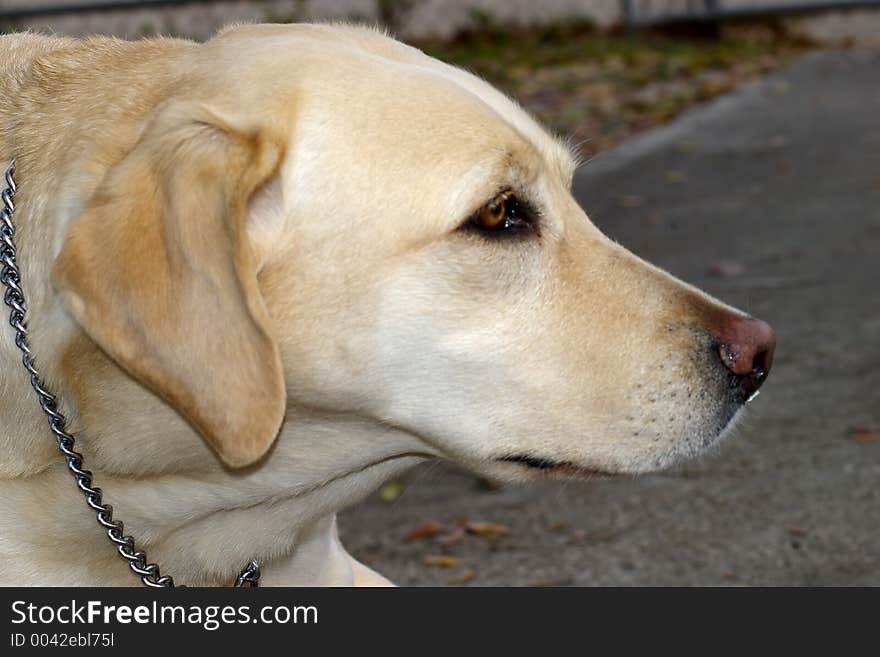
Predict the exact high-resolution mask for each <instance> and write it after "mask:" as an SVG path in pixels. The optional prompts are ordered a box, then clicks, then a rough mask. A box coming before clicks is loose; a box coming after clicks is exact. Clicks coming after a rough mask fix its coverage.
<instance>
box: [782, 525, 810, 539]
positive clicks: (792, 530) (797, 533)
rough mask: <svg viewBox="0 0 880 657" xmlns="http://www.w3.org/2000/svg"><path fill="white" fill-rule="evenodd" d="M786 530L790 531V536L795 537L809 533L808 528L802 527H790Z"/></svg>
mask: <svg viewBox="0 0 880 657" xmlns="http://www.w3.org/2000/svg"><path fill="white" fill-rule="evenodd" d="M785 531H787V532H788V535H789V536H793V537H794V538H803V537H804V536H806V535H807V530H805V529H801V528H800V527H789V528H788V529H786V530H785Z"/></svg>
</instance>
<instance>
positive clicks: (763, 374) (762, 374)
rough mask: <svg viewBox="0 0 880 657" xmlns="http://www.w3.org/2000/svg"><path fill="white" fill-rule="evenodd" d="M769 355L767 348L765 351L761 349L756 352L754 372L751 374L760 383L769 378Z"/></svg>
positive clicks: (753, 362)
mask: <svg viewBox="0 0 880 657" xmlns="http://www.w3.org/2000/svg"><path fill="white" fill-rule="evenodd" d="M769 356H770V353H769V352H768V351H767V350H766V349H765V350H764V351H759V352H758V353H757V354H755V359H754V361H752V372H751V375H750V376H751V377H752V378H753V379H755V380H756V381H758V382H759V383H760V382H762V381H764V379H766V378H767V373H768V372H769V371H770V368H769V367H768V366H767V361H768V359H769Z"/></svg>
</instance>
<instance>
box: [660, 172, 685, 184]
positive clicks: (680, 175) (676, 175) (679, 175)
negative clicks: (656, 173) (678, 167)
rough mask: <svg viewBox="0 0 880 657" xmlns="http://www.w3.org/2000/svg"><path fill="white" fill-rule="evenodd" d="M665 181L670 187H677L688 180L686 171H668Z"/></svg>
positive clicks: (664, 177)
mask: <svg viewBox="0 0 880 657" xmlns="http://www.w3.org/2000/svg"><path fill="white" fill-rule="evenodd" d="M663 179H664V180H665V181H666V182H667V183H669V184H670V185H677V184H679V183H683V182H684V181H685V180H687V174H686V173H685V172H684V171H667V172H666V175H665V176H663Z"/></svg>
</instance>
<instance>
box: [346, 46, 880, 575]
mask: <svg viewBox="0 0 880 657" xmlns="http://www.w3.org/2000/svg"><path fill="white" fill-rule="evenodd" d="M575 188H576V194H577V196H578V198H579V200H580V202H581V203H582V205H583V206H584V207H585V208H586V209H587V211H588V213H589V214H590V216H591V217H592V218H593V220H594V221H595V222H596V223H597V224H598V225H599V226H601V227H602V228H603V229H604V230H605V231H606V232H607V233H608V234H610V235H611V236H613V237H614V238H615V239H617V240H619V241H620V242H621V243H623V244H624V245H626V246H627V247H628V248H630V249H631V250H633V251H634V252H636V253H638V254H639V255H641V256H643V257H644V258H646V259H648V260H651V261H653V262H654V263H657V264H658V265H660V266H662V267H664V268H666V269H668V270H670V271H671V272H673V273H674V274H676V275H677V276H680V277H681V278H683V279H685V280H687V281H689V282H692V283H694V284H696V285H698V286H700V287H702V288H704V289H706V290H707V291H709V292H710V293H712V294H715V295H716V296H718V297H720V298H722V299H724V300H727V301H729V302H730V303H732V304H734V305H736V306H739V307H740V308H743V309H745V310H747V311H749V312H750V313H752V314H754V315H755V316H758V317H761V318H763V319H765V320H767V321H769V322H770V323H771V324H773V326H774V327H775V328H776V330H777V335H778V339H779V347H778V350H777V359H776V363H775V365H774V371H773V374H772V375H771V377H770V380H769V382H768V384H767V386H766V387H765V388H764V390H763V392H762V395H761V396H760V398H759V399H758V400H756V402H755V403H754V405H753V408H752V411H751V413H750V414H749V415H748V417H747V419H746V421H745V422H744V423H743V425H744V426H743V427H742V428H741V429H740V430H739V431H738V433H737V434H736V435H735V437H734V438H733V439H731V440H728V441H727V442H726V443H725V444H724V445H722V446H721V447H720V448H718V449H716V450H715V451H714V452H713V453H712V454H710V455H708V456H706V457H704V458H702V459H701V460H699V461H697V462H692V463H690V464H688V465H686V466H684V467H681V468H679V469H676V470H673V471H669V472H665V473H662V474H657V475H651V476H645V477H641V478H639V479H637V480H628V481H595V482H587V483H568V484H553V485H551V484H542V485H539V486H535V487H527V488H518V487H517V488H510V489H505V490H501V491H496V492H488V491H485V490H481V489H480V487H479V486H477V485H476V484H475V482H474V480H473V479H472V478H471V477H469V476H467V475H463V474H461V473H457V472H455V471H453V470H451V469H450V468H448V467H446V466H432V467H428V468H423V469H421V470H418V471H415V472H413V473H412V474H411V475H410V476H408V477H407V479H406V483H407V488H406V491H405V493H404V494H403V495H402V496H401V497H400V498H399V499H398V500H397V501H396V502H394V503H392V504H388V503H385V502H382V501H381V500H380V499H379V498H378V496H373V497H372V498H371V499H369V500H368V501H366V502H365V503H363V504H361V505H360V506H358V507H356V508H355V509H353V510H351V511H348V512H346V513H344V514H343V515H342V517H341V521H340V522H341V532H342V536H343V540H344V542H345V544H346V546H347V547H348V549H349V550H350V551H351V552H352V553H353V554H354V555H355V556H358V557H360V558H362V559H364V560H366V561H368V562H369V563H371V564H372V565H373V566H374V567H376V568H377V569H378V570H379V571H380V572H382V573H383V574H385V575H387V576H389V577H390V578H391V579H392V580H394V581H396V582H397V583H400V584H420V585H422V584H444V583H446V582H447V580H448V579H449V578H450V577H455V576H457V575H462V574H463V573H464V572H465V571H467V570H469V569H472V570H473V571H475V574H476V579H473V580H472V581H471V582H470V583H471V584H473V585H505V584H506V585H542V584H543V585H548V584H549V585H596V584H604V585H631V584H638V585H725V584H731V585H853V584H873V585H877V584H880V440H876V441H872V440H862V441H859V440H857V439H856V438H857V437H858V435H859V434H857V433H853V431H852V430H851V428H852V427H854V426H858V425H878V424H880V53H873V54H872V53H867V52H855V51H854V52H848V53H819V54H814V55H811V56H808V57H807V58H805V59H803V60H800V61H799V62H797V63H796V64H795V65H794V66H792V67H791V68H790V69H789V70H787V71H785V72H783V73H781V74H778V75H776V76H774V77H772V78H769V79H767V80H764V81H762V82H759V83H757V84H755V85H752V86H749V87H746V88H743V89H741V90H740V91H738V92H736V93H734V94H732V95H730V96H727V97H724V98H722V99H720V100H719V101H716V102H714V103H712V104H711V105H709V106H706V107H704V108H701V109H698V110H696V111H694V112H692V113H691V114H689V115H687V116H685V117H684V118H682V119H681V120H679V121H677V122H676V123H674V124H672V125H670V126H667V127H665V128H662V129H660V130H657V131H654V132H652V133H647V134H645V135H643V136H641V137H638V138H636V139H635V140H633V141H631V142H629V143H627V144H625V145H623V146H622V147H621V148H618V149H617V150H615V151H613V152H611V153H608V154H607V155H604V156H601V157H600V158H597V159H596V160H595V161H594V162H592V163H590V164H588V165H587V166H586V167H584V169H583V170H582V171H581V173H580V174H579V176H578V178H577V181H576V185H575ZM861 436H862V438H863V439H866V438H870V437H871V436H870V434H861ZM875 437H876V438H880V436H875ZM460 517H467V518H470V519H471V520H480V521H488V522H494V523H501V524H504V525H507V526H508V527H509V528H510V534H509V535H508V536H507V537H506V538H503V539H501V540H495V541H491V540H488V539H487V538H485V537H482V536H467V537H466V538H465V539H464V540H462V541H461V542H460V543H458V544H457V545H456V546H455V547H454V548H452V550H451V551H450V554H451V555H452V556H455V557H457V558H459V559H460V560H461V563H462V565H461V566H460V567H457V568H438V567H428V566H425V565H424V564H423V559H424V558H425V556H427V555H432V554H438V553H440V550H439V546H438V545H437V544H436V543H434V542H432V541H430V540H426V541H418V542H415V543H406V542H405V541H404V540H403V537H404V536H405V535H406V533H407V532H408V531H409V530H410V529H412V528H413V527H415V526H416V525H418V524H419V523H421V522H423V521H425V520H428V519H436V520H438V521H441V522H454V521H455V519H457V518H460Z"/></svg>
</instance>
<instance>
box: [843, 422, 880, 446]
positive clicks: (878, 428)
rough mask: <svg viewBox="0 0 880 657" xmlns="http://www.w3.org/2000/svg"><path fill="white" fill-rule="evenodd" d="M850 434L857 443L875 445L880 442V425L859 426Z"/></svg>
mask: <svg viewBox="0 0 880 657" xmlns="http://www.w3.org/2000/svg"><path fill="white" fill-rule="evenodd" d="M849 433H850V435H852V437H853V439H854V440H855V441H856V442H857V443H873V442H876V441H878V440H880V424H857V425H854V426H852V427H850V428H849Z"/></svg>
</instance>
